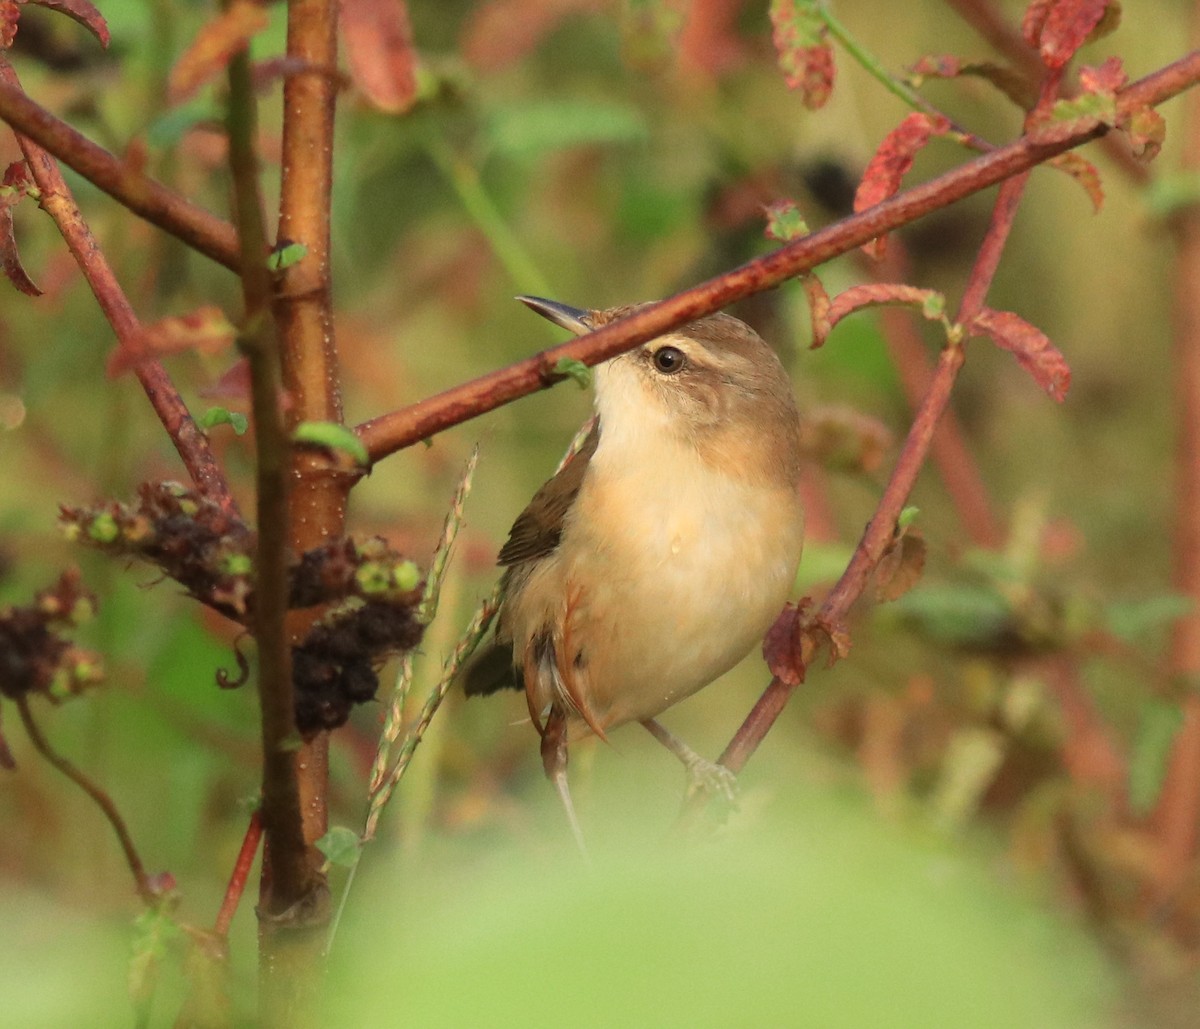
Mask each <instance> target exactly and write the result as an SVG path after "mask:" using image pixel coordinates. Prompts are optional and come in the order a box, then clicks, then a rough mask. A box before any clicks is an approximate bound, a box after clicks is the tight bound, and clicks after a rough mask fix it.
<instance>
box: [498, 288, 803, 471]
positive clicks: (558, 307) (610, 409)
mask: <svg viewBox="0 0 1200 1029" xmlns="http://www.w3.org/2000/svg"><path fill="white" fill-rule="evenodd" d="M520 299H521V300H522V301H523V302H524V303H525V304H527V305H528V306H529V307H531V308H532V309H533V310H535V311H537V312H538V313H539V314H541V315H542V316H543V317H546V318H548V319H550V320H551V321H553V322H554V323H555V324H557V325H561V326H562V327H563V328H566V329H569V330H570V331H572V332H575V333H577V334H582V333H585V332H588V331H590V330H592V329H595V328H599V327H600V326H602V325H607V324H609V323H610V322H614V321H617V320H618V319H620V318H623V317H625V316H626V315H629V314H632V313H633V312H634V311H636V310H638V309H639V308H640V307H644V306H645V305H644V304H634V305H628V306H624V307H613V308H607V309H604V310H594V311H587V310H581V309H579V308H573V307H568V306H567V305H565V304H559V303H556V302H554V301H548V300H542V299H540V298H537V297H521V298H520ZM595 371H596V408H597V411H598V412H599V415H600V422H601V426H602V431H603V432H604V433H606V434H608V433H616V434H624V433H638V434H642V433H652V434H658V435H660V436H666V437H674V438H676V439H678V440H680V441H681V442H686V443H688V444H690V445H692V446H694V447H695V448H696V449H697V451H698V452H699V453H700V454H701V455H702V456H703V457H704V458H705V459H706V460H707V461H708V462H709V463H711V464H714V465H716V466H718V467H721V468H723V469H724V470H726V471H729V472H730V473H732V474H737V475H739V476H745V477H752V478H756V479H762V478H764V477H765V478H766V479H768V480H775V481H778V480H779V479H781V478H782V479H783V480H785V481H787V482H789V483H794V482H795V481H796V479H797V477H798V475H799V466H800V442H799V432H800V430H799V417H798V415H797V412H796V404H795V399H794V397H793V394H792V386H791V381H790V380H789V378H788V374H787V372H786V371H785V370H784V367H783V365H782V364H781V363H780V361H779V358H778V356H777V355H776V354H775V352H774V351H773V350H772V349H771V348H770V346H768V345H767V343H766V342H765V341H764V340H763V339H762V337H761V336H759V335H758V333H756V332H755V331H754V330H753V329H751V328H750V326H748V325H747V324H746V323H745V322H743V321H741V320H739V319H737V318H734V317H733V316H731V315H728V314H723V313H722V314H712V315H708V316H707V317H704V318H700V319H697V320H696V321H694V322H688V323H686V324H684V325H681V326H679V327H677V328H675V329H672V330H671V331H670V332H668V333H666V334H665V335H662V336H659V337H656V338H655V339H652V340H650V341H649V342H647V343H643V344H642V345H641V346H639V347H635V348H634V349H633V350H630V351H627V352H626V353H624V354H621V355H619V356H618V357H615V358H612V359H610V360H608V361H606V362H604V363H603V364H600V365H598V366H597V367H596V369H595Z"/></svg>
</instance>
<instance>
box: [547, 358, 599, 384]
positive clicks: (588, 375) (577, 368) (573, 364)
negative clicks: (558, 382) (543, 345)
mask: <svg viewBox="0 0 1200 1029" xmlns="http://www.w3.org/2000/svg"><path fill="white" fill-rule="evenodd" d="M554 374H555V375H566V376H567V377H568V378H571V379H574V380H575V384H576V385H577V386H578V387H579V388H580V389H587V388H588V387H589V386H590V385H591V384H592V370H591V369H590V368H589V367H588V366H587V365H586V364H584V363H583V362H582V361H576V360H575V358H573V357H560V358H559V359H558V360H557V361H555V362H554Z"/></svg>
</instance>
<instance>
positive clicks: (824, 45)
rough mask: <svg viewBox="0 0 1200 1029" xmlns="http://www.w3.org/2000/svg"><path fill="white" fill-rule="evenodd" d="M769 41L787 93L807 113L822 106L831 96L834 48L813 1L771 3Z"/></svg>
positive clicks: (799, 0)
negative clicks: (795, 92)
mask: <svg viewBox="0 0 1200 1029" xmlns="http://www.w3.org/2000/svg"><path fill="white" fill-rule="evenodd" d="M770 14H771V27H772V33H771V38H772V39H773V40H774V42H775V52H776V54H777V55H778V59H779V67H780V69H781V70H782V71H783V77H784V81H786V82H787V84H788V88H789V89H795V90H798V91H799V93H800V95H801V102H802V103H803V104H804V106H805V107H807V108H809V110H813V111H815V110H816V109H817V108H819V107H822V106H824V104H825V101H827V100H828V99H829V94H830V93H832V92H833V77H834V67H833V48H832V47H831V46H830V45H829V42H828V40H827V38H826V37H827V35H828V32H829V30H828V28H827V26H826V25H825V22H824V21H822V20H821V17H820V14H819V12H818V8H817V5H816V4H815V3H813V2H812V0H771V8H770Z"/></svg>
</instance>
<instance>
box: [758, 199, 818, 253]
mask: <svg viewBox="0 0 1200 1029" xmlns="http://www.w3.org/2000/svg"><path fill="white" fill-rule="evenodd" d="M808 232H809V228H808V222H806V221H805V220H804V215H803V214H801V213H800V208H798V207H797V206H796V204H795V203H794V202H793V201H791V200H777V201H776V202H775V203H773V204H768V205H767V238H768V239H777V240H779V241H780V242H781V243H786V242H788V241H789V240H793V239H800V238H801V237H802V236H807V235H808Z"/></svg>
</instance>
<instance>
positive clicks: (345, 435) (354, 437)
mask: <svg viewBox="0 0 1200 1029" xmlns="http://www.w3.org/2000/svg"><path fill="white" fill-rule="evenodd" d="M292 439H293V440H295V441H296V442H297V443H307V444H310V445H311V446H315V447H324V448H325V449H326V450H336V451H339V452H340V453H343V454H349V455H350V457H352V458H353V459H354V462H355V463H356V464H357V465H359V466H360V467H363V468H365V467H366V466H367V465H369V464H370V463H371V458H370V455H369V454H368V453H367V447H366V444H364V443H363V441H362V440H361V439H359V438H358V434H357V433H355V431H354V430H353V429H351V428H348V427H347V426H345V425H339V424H338V423H337V422H301V423H300V424H299V425H297V426H296V431H295V432H293V433H292Z"/></svg>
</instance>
